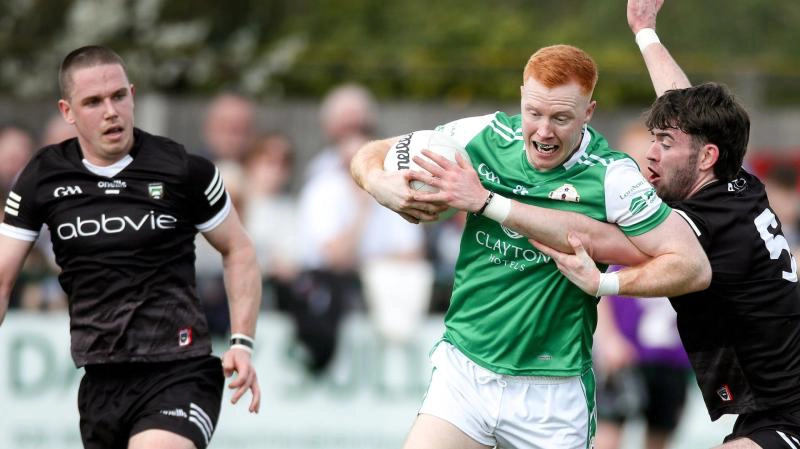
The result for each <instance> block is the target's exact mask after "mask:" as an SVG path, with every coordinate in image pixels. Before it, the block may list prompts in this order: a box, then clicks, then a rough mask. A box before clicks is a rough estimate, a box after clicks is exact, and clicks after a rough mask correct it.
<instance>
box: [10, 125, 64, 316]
mask: <svg viewBox="0 0 800 449" xmlns="http://www.w3.org/2000/svg"><path fill="white" fill-rule="evenodd" d="M58 118H59V120H61V121H62V122H63V121H64V120H63V119H62V118H61V117H58ZM34 151H35V147H34V138H33V136H32V135H31V134H30V133H29V132H28V131H27V130H25V129H24V128H22V127H20V126H16V125H7V126H2V127H0V200H2V201H3V204H5V200H6V195H8V192H9V191H10V189H11V187H12V185H13V183H14V181H15V180H16V178H17V175H19V172H20V171H21V170H22V169H23V168H24V167H25V165H26V164H27V163H28V161H29V160H30V158H31V157H32V156H33V153H34ZM2 217H3V212H2V211H0V220H2ZM39 240H40V241H41V243H40V244H37V245H35V246H34V247H33V248H32V249H31V252H30V253H29V254H28V257H27V258H26V259H25V264H24V265H23V267H22V271H21V272H20V275H19V277H18V278H17V282H16V286H15V288H14V291H13V292H12V293H11V300H10V304H9V306H10V307H18V308H22V309H24V310H30V311H40V310H62V309H64V308H65V307H66V297H65V295H64V293H63V291H62V290H61V288H60V287H59V285H58V280H57V278H56V273H57V272H58V268H57V266H56V265H55V259H54V257H53V256H52V251H51V250H50V242H49V239H39Z"/></svg>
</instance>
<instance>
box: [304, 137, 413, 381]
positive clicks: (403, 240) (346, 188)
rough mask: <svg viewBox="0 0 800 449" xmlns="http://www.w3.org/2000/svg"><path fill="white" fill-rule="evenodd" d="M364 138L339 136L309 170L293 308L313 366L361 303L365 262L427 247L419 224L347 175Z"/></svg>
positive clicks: (331, 349)
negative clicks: (323, 162) (325, 161)
mask: <svg viewBox="0 0 800 449" xmlns="http://www.w3.org/2000/svg"><path fill="white" fill-rule="evenodd" d="M367 140H368V138H367V137H366V136H364V135H361V134H351V135H350V136H349V137H345V138H343V139H340V140H339V142H338V146H337V149H338V152H337V156H338V157H337V159H336V161H335V163H333V162H334V161H331V165H330V166H329V167H326V168H325V169H324V170H320V171H318V172H317V173H316V174H315V175H314V176H313V177H311V178H309V179H308V181H307V184H306V185H305V186H304V187H303V189H302V192H301V194H300V200H299V208H300V212H299V218H300V220H299V226H300V228H301V233H300V236H301V239H300V241H301V242H302V247H301V248H300V250H301V252H302V264H303V273H302V275H301V278H300V280H299V281H298V290H297V292H298V295H299V296H298V299H299V301H298V309H297V310H295V312H294V313H293V315H294V317H295V319H296V323H297V332H298V337H299V339H300V341H301V342H303V343H304V345H305V346H306V347H307V348H308V350H309V352H310V356H311V357H310V361H309V367H310V369H311V371H312V372H314V373H320V372H322V371H324V370H325V368H326V367H327V366H328V363H329V362H330V360H331V358H332V357H333V355H334V353H335V349H336V343H337V337H338V335H337V334H338V329H339V324H340V322H341V319H342V318H343V316H344V315H345V313H346V312H347V311H349V310H352V309H353V308H354V307H358V306H360V305H361V300H362V298H361V291H360V285H359V281H360V278H359V270H360V268H361V267H362V266H364V265H365V264H371V263H374V262H375V261H378V260H385V259H393V260H415V261H420V260H422V258H423V254H424V252H423V238H424V236H423V234H422V229H421V228H420V227H418V226H415V225H411V224H409V223H407V222H406V221H405V220H403V219H402V218H401V217H400V216H399V215H397V214H395V213H394V212H392V211H390V210H389V209H386V208H383V207H381V206H380V205H379V204H378V203H376V202H374V201H371V198H370V197H369V196H368V195H367V194H366V193H365V192H363V191H362V190H360V189H359V188H358V187H357V186H356V184H355V182H353V180H352V178H351V177H350V170H349V165H350V159H351V158H352V157H353V155H354V154H355V152H356V151H357V150H358V148H360V147H361V145H363V144H364V143H366V142H367Z"/></svg>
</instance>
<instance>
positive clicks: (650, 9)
mask: <svg viewBox="0 0 800 449" xmlns="http://www.w3.org/2000/svg"><path fill="white" fill-rule="evenodd" d="M663 4H664V0H628V26H630V28H631V31H633V34H634V35H636V43H637V44H639V48H640V49H641V51H642V57H643V58H644V63H645V65H646V66H647V72H648V73H649V74H650V79H651V80H652V82H653V88H654V89H655V90H656V95H657V96H659V97H660V96H661V95H663V94H664V92H666V91H667V90H670V89H684V88H687V87H691V85H692V84H691V83H690V82H689V78H688V77H687V76H686V74H685V73H684V72H683V70H682V69H681V67H680V66H679V65H678V63H677V62H675V59H673V58H672V55H670V53H669V51H667V47H665V46H664V45H662V44H661V42H660V41H658V37H656V34H655V29H656V16H657V15H658V11H659V10H660V9H661V6H662V5H663ZM650 30H652V31H650Z"/></svg>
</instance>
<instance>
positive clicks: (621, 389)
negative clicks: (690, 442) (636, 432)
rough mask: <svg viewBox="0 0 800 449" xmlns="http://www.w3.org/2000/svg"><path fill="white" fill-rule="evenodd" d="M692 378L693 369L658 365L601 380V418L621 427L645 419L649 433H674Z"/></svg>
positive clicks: (634, 368) (648, 365) (599, 398)
mask: <svg viewBox="0 0 800 449" xmlns="http://www.w3.org/2000/svg"><path fill="white" fill-rule="evenodd" d="M690 379H691V369H690V368H678V367H674V366H672V365H667V364H656V363H642V364H640V365H634V366H632V367H630V368H626V369H624V370H621V371H620V372H618V373H615V375H612V376H610V377H607V378H605V379H598V382H597V384H598V385H597V415H598V419H599V420H600V421H605V422H611V423H614V424H618V425H622V424H623V423H624V422H625V421H626V420H629V419H634V418H637V417H639V416H644V418H645V421H646V422H647V426H648V428H649V429H650V430H653V431H658V432H664V433H671V432H672V431H674V430H675V428H676V427H677V426H678V422H679V421H680V417H681V412H682V411H683V405H684V403H685V402H686V392H687V389H688V385H689V381H690Z"/></svg>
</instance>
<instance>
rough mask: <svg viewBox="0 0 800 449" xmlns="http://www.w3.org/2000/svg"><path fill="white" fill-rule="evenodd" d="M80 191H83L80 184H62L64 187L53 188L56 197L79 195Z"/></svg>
mask: <svg viewBox="0 0 800 449" xmlns="http://www.w3.org/2000/svg"><path fill="white" fill-rule="evenodd" d="M79 193H83V190H81V188H80V187H78V186H62V187H56V189H55V190H53V196H54V197H56V198H59V197H62V196H69V195H77V194H79Z"/></svg>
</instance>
